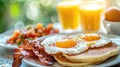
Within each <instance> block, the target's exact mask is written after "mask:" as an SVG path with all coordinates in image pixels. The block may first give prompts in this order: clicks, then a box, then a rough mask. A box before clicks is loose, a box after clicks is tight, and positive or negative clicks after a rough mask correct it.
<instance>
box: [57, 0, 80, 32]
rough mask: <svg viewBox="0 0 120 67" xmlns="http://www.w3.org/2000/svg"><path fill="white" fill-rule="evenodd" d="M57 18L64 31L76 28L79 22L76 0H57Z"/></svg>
mask: <svg viewBox="0 0 120 67" xmlns="http://www.w3.org/2000/svg"><path fill="white" fill-rule="evenodd" d="M57 1H58V3H57V12H58V18H59V21H60V23H61V25H62V28H63V30H64V31H65V32H72V31H75V30H78V28H79V24H80V16H79V11H78V7H79V2H78V0H57Z"/></svg>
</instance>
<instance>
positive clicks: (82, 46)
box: [41, 35, 89, 54]
mask: <svg viewBox="0 0 120 67" xmlns="http://www.w3.org/2000/svg"><path fill="white" fill-rule="evenodd" d="M65 37H66V36H60V35H56V36H51V37H48V38H46V39H45V40H44V41H43V42H42V43H41V44H42V45H44V48H45V51H46V52H47V53H48V54H56V53H60V52H61V53H65V54H77V53H81V52H83V51H85V50H87V49H88V48H89V47H88V46H87V45H86V44H87V42H84V41H83V40H80V41H78V42H77V45H76V46H75V47H72V48H60V47H57V46H55V45H51V44H55V42H56V41H58V40H61V39H62V38H65Z"/></svg>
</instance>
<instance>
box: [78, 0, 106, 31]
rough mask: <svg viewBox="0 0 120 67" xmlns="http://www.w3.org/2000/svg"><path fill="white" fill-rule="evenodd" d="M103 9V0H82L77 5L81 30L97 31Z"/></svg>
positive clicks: (99, 26) (99, 27)
mask: <svg viewBox="0 0 120 67" xmlns="http://www.w3.org/2000/svg"><path fill="white" fill-rule="evenodd" d="M103 10H104V0H82V1H81V2H80V6H79V12H80V17H81V26H82V30H83V32H86V33H89V32H90V33H91V32H99V31H100V29H101V20H102V15H103Z"/></svg>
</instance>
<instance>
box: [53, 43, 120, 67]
mask: <svg viewBox="0 0 120 67" xmlns="http://www.w3.org/2000/svg"><path fill="white" fill-rule="evenodd" d="M118 53H119V46H118V45H116V44H115V43H112V42H110V43H108V44H106V45H105V46H102V47H96V48H89V49H88V50H86V51H84V52H82V53H79V54H72V55H70V54H65V53H59V54H55V55H54V58H55V59H56V60H57V62H58V64H60V65H62V66H70V67H84V66H88V65H89V66H90V65H95V64H98V63H101V62H103V61H105V60H106V59H108V58H110V57H112V56H114V55H117V54H118Z"/></svg>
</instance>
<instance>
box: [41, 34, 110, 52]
mask: <svg viewBox="0 0 120 67" xmlns="http://www.w3.org/2000/svg"><path fill="white" fill-rule="evenodd" d="M110 42H111V41H110V39H108V38H107V37H104V36H102V35H98V34H71V35H54V36H51V37H47V38H46V39H45V40H43V42H42V43H41V44H42V45H43V46H44V49H45V51H46V52H47V53H48V54H57V53H65V54H78V53H81V52H84V51H86V50H87V49H89V48H96V47H101V46H104V45H106V44H108V43H110Z"/></svg>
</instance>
